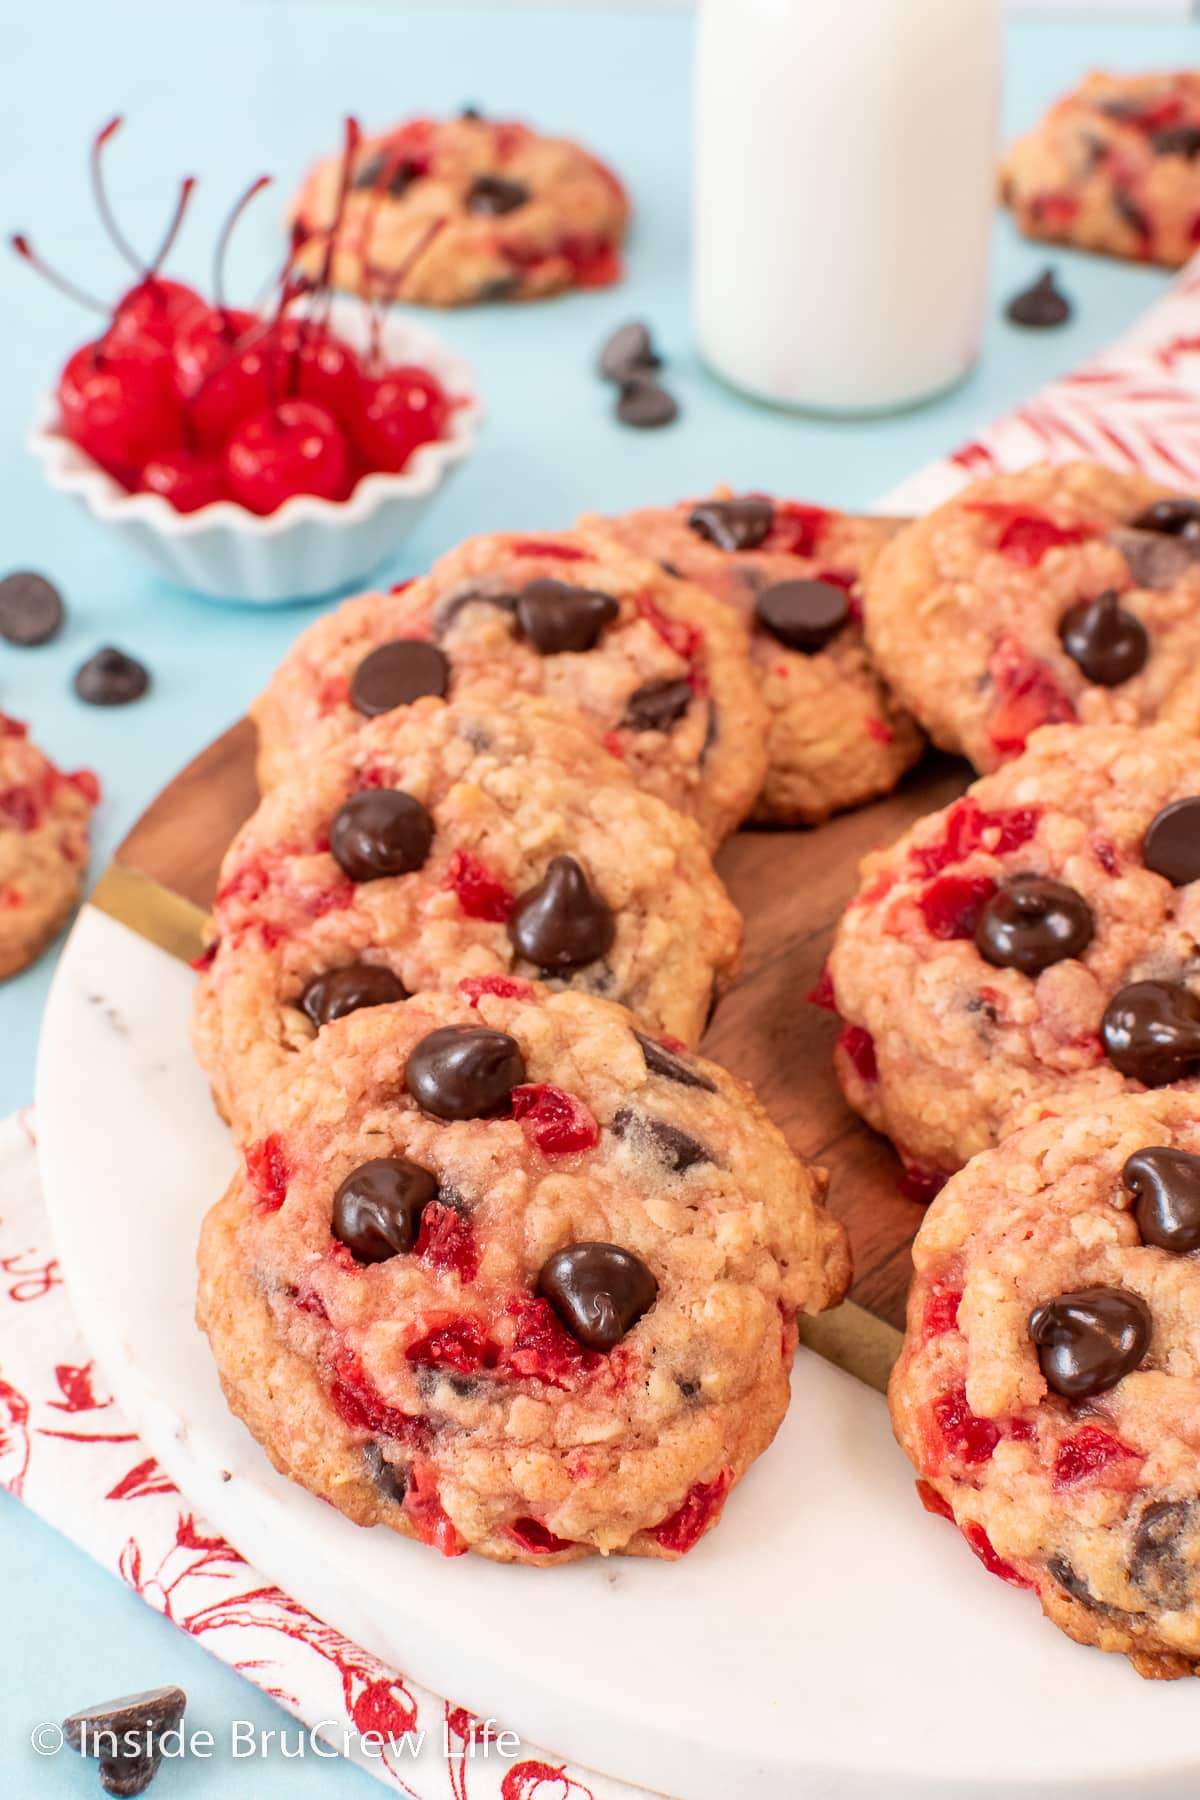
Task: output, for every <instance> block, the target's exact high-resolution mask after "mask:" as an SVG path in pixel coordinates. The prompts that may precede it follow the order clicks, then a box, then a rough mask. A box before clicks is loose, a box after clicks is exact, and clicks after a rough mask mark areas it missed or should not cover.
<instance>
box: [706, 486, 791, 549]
mask: <svg viewBox="0 0 1200 1800" xmlns="http://www.w3.org/2000/svg"><path fill="white" fill-rule="evenodd" d="M774 523H775V506H774V503H773V502H772V501H770V500H759V499H757V498H756V497H755V496H753V495H747V496H746V497H745V498H743V499H741V500H704V501H701V503H700V505H699V506H693V508H692V510H691V512H690V513H689V514H688V524H689V525H690V526H691V528H692V530H693V531H694V532H695V533H696V535H697V536H698V537H702V538H705V539H707V541H708V542H709V543H710V544H715V545H716V546H717V549H718V550H755V549H757V547H758V545H759V544H761V543H762V541H763V539H764V538H765V537H766V535H767V533H768V532H769V531H770V529H771V526H772V525H773V524H774Z"/></svg>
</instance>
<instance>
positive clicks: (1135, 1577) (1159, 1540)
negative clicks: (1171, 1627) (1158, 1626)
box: [1129, 1500, 1196, 1612]
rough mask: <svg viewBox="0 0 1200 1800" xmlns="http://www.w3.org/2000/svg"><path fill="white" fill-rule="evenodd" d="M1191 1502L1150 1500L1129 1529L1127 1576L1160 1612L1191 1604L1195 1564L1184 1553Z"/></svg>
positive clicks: (1190, 1522) (1191, 1516)
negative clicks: (1131, 1530)
mask: <svg viewBox="0 0 1200 1800" xmlns="http://www.w3.org/2000/svg"><path fill="white" fill-rule="evenodd" d="M1194 1518H1195V1502H1194V1501H1192V1500H1152V1501H1151V1502H1150V1504H1149V1506H1145V1507H1143V1508H1142V1511H1141V1515H1140V1517H1139V1518H1138V1522H1137V1524H1136V1525H1135V1526H1134V1530H1133V1541H1132V1545H1131V1549H1130V1557H1129V1579H1130V1580H1131V1581H1132V1582H1133V1584H1134V1586H1135V1587H1136V1588H1137V1589H1138V1590H1139V1591H1140V1592H1141V1593H1142V1594H1144V1595H1145V1596H1146V1598H1147V1599H1148V1600H1149V1601H1151V1602H1152V1603H1153V1604H1154V1605H1155V1606H1157V1607H1159V1608H1161V1609H1162V1610H1163V1611H1164V1612H1182V1611H1183V1610H1184V1608H1186V1607H1191V1606H1193V1605H1194V1604H1195V1582H1196V1574H1195V1570H1196V1565H1195V1562H1194V1561H1193V1559H1192V1557H1191V1556H1189V1555H1188V1539H1189V1538H1190V1537H1191V1536H1192V1526H1193V1522H1194Z"/></svg>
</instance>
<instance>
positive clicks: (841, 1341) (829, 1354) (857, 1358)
mask: <svg viewBox="0 0 1200 1800" xmlns="http://www.w3.org/2000/svg"><path fill="white" fill-rule="evenodd" d="M797 1324H798V1325H799V1327H800V1342H801V1343H802V1344H803V1345H804V1346H805V1347H806V1348H807V1349H809V1350H815V1351H816V1353H817V1355H818V1356H823V1357H824V1358H825V1361H826V1362H831V1363H835V1364H836V1365H837V1367H838V1368H839V1369H845V1371H846V1373H847V1375H853V1376H855V1377H856V1378H857V1379H858V1380H859V1381H864V1382H866V1384H867V1386H868V1387H873V1388H875V1389H876V1391H877V1392H878V1393H880V1394H886V1393H887V1384H888V1376H889V1375H890V1374H891V1372H892V1365H893V1363H894V1362H895V1360H896V1358H897V1357H898V1356H899V1354H900V1346H901V1344H902V1343H903V1342H904V1337H903V1333H901V1332H899V1331H897V1330H896V1327H895V1326H894V1325H889V1324H888V1323H887V1321H886V1320H885V1319H877V1318H876V1317H875V1314H874V1313H869V1312H868V1311H867V1310H866V1308H865V1307H862V1306H856V1305H855V1304H854V1302H853V1301H852V1300H846V1301H844V1302H843V1304H842V1305H841V1306H838V1307H835V1308H834V1310H833V1311H832V1312H827V1313H818V1314H817V1315H816V1317H815V1318H809V1317H808V1316H807V1314H805V1313H801V1314H800V1317H799V1319H798V1320H797Z"/></svg>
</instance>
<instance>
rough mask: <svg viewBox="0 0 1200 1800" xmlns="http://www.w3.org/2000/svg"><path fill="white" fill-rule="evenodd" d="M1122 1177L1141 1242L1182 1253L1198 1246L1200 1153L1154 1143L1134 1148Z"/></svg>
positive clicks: (1199, 1234) (1199, 1236)
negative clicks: (1139, 1148)
mask: <svg viewBox="0 0 1200 1800" xmlns="http://www.w3.org/2000/svg"><path fill="white" fill-rule="evenodd" d="M1121 1181H1122V1183H1123V1184H1124V1187H1125V1191H1126V1192H1127V1193H1128V1194H1131V1195H1132V1196H1133V1216H1134V1219H1135V1221H1136V1223H1137V1228H1138V1232H1139V1233H1140V1235H1141V1239H1142V1242H1143V1244H1153V1245H1154V1246H1155V1248H1156V1249H1159V1250H1173V1251H1175V1252H1176V1253H1177V1254H1178V1255H1181V1256H1185V1255H1186V1254H1187V1253H1188V1252H1189V1251H1190V1250H1197V1249H1200V1156H1193V1155H1191V1153H1190V1152H1189V1151H1187V1150H1174V1149H1172V1148H1171V1147H1170V1146H1169V1145H1166V1144H1155V1145H1152V1146H1151V1147H1150V1149H1148V1150H1138V1151H1135V1153H1134V1154H1133V1155H1132V1156H1131V1157H1130V1158H1129V1159H1128V1161H1127V1162H1126V1164H1125V1167H1124V1168H1123V1169H1122V1170H1121Z"/></svg>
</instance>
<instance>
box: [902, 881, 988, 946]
mask: <svg viewBox="0 0 1200 1800" xmlns="http://www.w3.org/2000/svg"><path fill="white" fill-rule="evenodd" d="M995 892H996V883H995V882H994V881H993V880H992V878H991V876H990V875H943V876H941V877H940V878H939V879H938V880H937V881H933V882H931V883H930V885H929V886H928V887H927V888H926V889H925V892H924V893H923V894H922V895H921V898H920V899H919V900H918V902H917V907H918V910H919V911H920V914H921V917H922V919H923V920H924V922H925V929H926V931H927V932H928V933H929V935H930V937H935V938H940V939H942V940H943V941H944V942H951V941H953V940H954V939H956V938H969V937H974V935H975V932H976V930H977V929H978V926H979V921H980V919H981V917H982V915H983V910H984V908H985V907H986V905H987V904H988V902H989V900H991V898H992V896H993V894H994V893H995Z"/></svg>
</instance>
